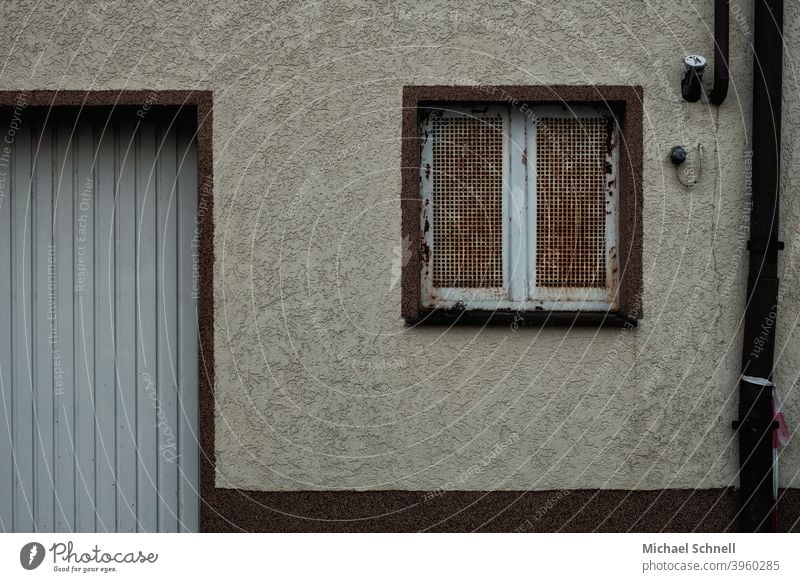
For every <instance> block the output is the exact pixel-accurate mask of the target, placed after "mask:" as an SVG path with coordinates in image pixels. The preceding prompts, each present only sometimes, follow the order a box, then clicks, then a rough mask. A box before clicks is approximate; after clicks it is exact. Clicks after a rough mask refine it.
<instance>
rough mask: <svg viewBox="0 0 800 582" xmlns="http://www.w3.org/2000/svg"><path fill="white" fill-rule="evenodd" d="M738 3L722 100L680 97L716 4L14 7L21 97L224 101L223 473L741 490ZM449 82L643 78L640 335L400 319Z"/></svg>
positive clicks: (793, 371)
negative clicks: (690, 172) (697, 156)
mask: <svg viewBox="0 0 800 582" xmlns="http://www.w3.org/2000/svg"><path fill="white" fill-rule="evenodd" d="M196 4H199V6H197V5H196ZM732 6H733V8H732V10H733V12H734V18H733V19H732V25H731V30H732V38H731V46H732V48H731V55H732V63H731V69H732V77H733V79H732V86H731V91H730V95H729V98H728V100H727V101H726V102H725V104H724V105H723V106H722V107H721V108H720V109H719V110H717V109H716V108H713V107H708V106H706V105H704V104H703V103H697V104H687V103H685V102H683V101H682V100H681V99H680V87H679V79H680V74H681V71H680V59H681V57H682V55H683V54H684V53H687V52H700V53H703V54H705V55H707V56H708V57H711V52H712V40H711V37H710V32H709V31H710V28H711V26H712V20H711V18H712V2H711V0H708V1H693V2H689V1H683V0H682V1H680V2H677V3H676V2H642V1H634V0H603V1H602V2H591V1H590V2H585V1H583V0H580V1H578V0H566V1H562V2H515V3H502V2H494V3H492V2H483V1H481V2H473V1H469V2H456V1H453V2H442V1H435V2H426V3H420V4H415V3H394V2H386V3H355V2H353V3H350V2H336V1H326V2H320V3H313V4H308V5H305V4H302V3H291V2H282V3H278V2H271V3H265V4H263V5H258V6H256V5H255V4H251V3H249V2H243V1H241V2H201V3H189V2H170V3H164V4H162V3H154V4H152V5H148V4H145V3H139V4H135V3H128V2H120V1H107V2H76V3H72V4H69V5H68V6H63V5H62V3H60V2H21V1H18V2H11V3H6V4H5V6H4V7H3V14H4V18H3V21H2V23H0V26H1V27H2V30H3V37H4V38H5V39H6V43H5V44H4V47H3V49H2V52H3V53H5V54H4V56H3V59H2V64H0V88H2V89H23V88H46V89H56V88H65V89H107V88H109V89H122V88H136V89H139V88H143V89H152V88H158V89H191V88H198V89H213V90H214V92H215V107H214V140H215V148H214V157H215V160H214V161H215V173H216V186H215V197H216V206H215V220H216V241H215V249H216V283H215V294H216V335H215V338H216V356H215V357H216V362H215V366H216V393H217V406H218V408H217V416H216V422H217V434H216V447H217V461H218V475H217V484H218V486H223V487H242V488H252V489H265V490H291V489H329V488H344V489H352V488H356V489H362V488H363V489H368V488H373V489H430V490H435V489H439V488H443V489H449V488H452V489H547V488H564V487H580V488H585V487H589V488H645V489H646V488H664V487H719V486H727V485H730V484H733V483H735V479H736V467H737V462H736V455H737V452H736V441H735V440H734V439H733V433H732V431H731V429H730V421H731V419H733V418H734V405H735V401H736V394H737V392H736V379H737V370H738V367H739V360H740V350H741V347H740V346H741V326H740V323H741V320H740V318H741V315H742V311H743V304H744V297H743V295H744V290H743V285H744V272H745V267H746V253H745V251H744V244H745V240H746V231H744V230H743V228H745V227H746V225H747V212H746V210H747V199H746V184H747V178H748V170H747V150H748V149H749V146H748V145H747V135H748V133H749V124H750V86H751V84H750V78H751V66H752V65H751V59H750V58H749V56H748V52H747V47H748V46H749V42H750V41H751V37H750V36H749V34H750V31H751V30H752V22H751V21H752V18H751V3H750V2H749V1H748V2H737V1H736V0H733V2H732ZM786 33H787V48H788V51H789V53H790V54H788V55H787V59H786V81H785V104H784V144H785V146H784V147H785V149H784V160H785V166H784V167H785V171H784V175H785V181H784V188H785V198H784V204H783V210H784V215H783V223H782V229H783V233H784V234H783V237H784V240H785V241H786V243H787V250H786V252H785V253H784V258H785V261H784V265H785V266H786V272H785V274H784V277H785V281H784V285H785V287H784V288H785V290H786V292H785V295H784V304H782V305H781V316H780V321H779V324H778V342H779V345H778V353H779V359H778V372H777V379H778V380H779V382H780V383H781V385H782V388H783V391H784V394H785V398H786V401H787V416H788V418H789V420H790V422H791V421H792V420H800V397H798V393H797V392H798V390H797V388H794V387H793V386H792V384H793V382H794V381H795V379H796V376H797V372H798V370H800V338H799V337H798V331H797V329H796V323H797V314H798V309H797V308H798V302H800V294H798V291H797V288H798V287H797V282H798V277H800V274H798V266H799V265H798V263H800V253H799V252H798V248H797V247H798V243H800V196H796V195H795V194H796V187H795V186H796V181H797V179H796V178H795V177H794V175H795V174H796V173H797V170H799V169H800V160H798V159H796V157H795V155H794V154H795V151H796V140H797V139H798V137H797V136H798V135H800V132H798V129H799V128H798V127H797V124H798V123H800V121H799V120H800V115H798V114H799V113H800V93H798V87H797V77H796V71H795V68H794V57H793V55H794V54H797V52H798V50H799V49H800V11H798V10H796V9H795V8H793V7H788V8H787V15H786ZM710 77H711V71H709V77H708V78H709V80H710ZM450 83H458V84H473V83H481V84H548V83H572V84H592V83H596V84H636V85H642V86H643V87H644V94H645V104H644V105H645V135H644V142H645V167H644V180H645V188H644V198H645V207H644V221H645V222H644V270H645V289H644V290H645V294H644V311H645V316H644V319H643V320H642V321H641V323H640V325H639V327H638V328H636V329H634V330H625V329H603V330H593V329H565V328H563V329H558V328H556V329H537V328H529V329H519V330H517V331H514V330H512V329H510V328H507V327H502V326H501V327H495V328H487V329H480V328H460V329H459V328H454V329H447V328H442V327H435V328H433V327H429V328H409V327H406V326H404V324H403V322H402V320H401V319H400V317H399V301H400V285H399V263H400V260H401V259H400V257H401V255H402V252H401V247H400V242H399V238H400V236H399V232H400V214H399V213H400V203H399V195H400V171H399V170H400V107H401V91H402V87H403V85H408V84H450ZM678 143H682V144H685V145H688V146H691V147H695V146H696V144H698V143H700V144H702V147H703V152H704V156H703V172H702V176H701V179H700V182H699V184H698V185H697V186H695V187H694V188H692V189H685V188H684V187H682V186H680V185H679V184H678V183H677V181H676V179H675V172H674V171H673V169H672V166H671V165H670V164H669V163H668V162H667V161H666V157H667V154H668V152H669V149H670V148H671V147H672V146H673V145H675V144H678ZM798 450H799V449H798V447H797V446H796V445H794V443H793V444H791V445H790V446H789V447H788V448H787V449H786V450H785V452H784V456H783V462H782V466H783V484H784V485H790V484H794V485H795V486H797V482H798V478H797V471H798V470H800V453H798Z"/></svg>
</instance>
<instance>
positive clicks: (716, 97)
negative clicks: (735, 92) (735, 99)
mask: <svg viewBox="0 0 800 582" xmlns="http://www.w3.org/2000/svg"><path fill="white" fill-rule="evenodd" d="M729 11H730V0H714V87H713V88H712V89H711V93H709V94H708V100H709V101H710V102H711V103H712V104H714V105H722V102H723V101H725V97H726V96H727V95H728V39H729V38H730V17H729V16H728V13H729Z"/></svg>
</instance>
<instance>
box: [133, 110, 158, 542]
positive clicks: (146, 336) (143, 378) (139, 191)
mask: <svg viewBox="0 0 800 582" xmlns="http://www.w3.org/2000/svg"><path fill="white" fill-rule="evenodd" d="M156 147H157V142H156V135H155V129H154V128H153V126H152V125H151V124H145V125H143V126H141V127H140V128H139V142H138V148H137V168H136V207H137V209H138V212H139V215H140V216H141V227H140V229H139V257H140V260H139V262H138V265H137V282H136V293H137V306H138V309H139V315H138V320H137V321H138V324H139V326H138V337H137V352H138V370H139V386H138V389H137V391H136V398H137V402H138V418H137V423H138V432H137V436H138V441H137V442H138V447H139V473H138V475H137V481H138V482H137V494H138V500H139V505H138V507H137V511H138V519H139V528H140V530H141V531H157V530H158V439H157V432H156V430H157V429H156V426H157V419H156V406H157V401H158V385H157V383H158V357H157V354H158V337H157V330H158V301H157V296H156V295H157V289H158V282H157V279H156V266H157V262H158V254H157V247H156V235H157V221H158V216H157V200H156V176H155V152H156Z"/></svg>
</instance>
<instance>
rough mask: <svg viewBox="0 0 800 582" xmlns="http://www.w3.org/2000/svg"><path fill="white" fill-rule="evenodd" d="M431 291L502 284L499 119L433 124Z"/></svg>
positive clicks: (445, 119) (446, 120) (436, 121)
mask: <svg viewBox="0 0 800 582" xmlns="http://www.w3.org/2000/svg"><path fill="white" fill-rule="evenodd" d="M432 126H433V136H432V137H433V192H432V200H433V218H434V225H435V226H434V231H433V235H434V249H435V252H434V256H433V285H434V287H458V288H494V287H502V286H503V119H502V117H501V116H499V115H498V116H495V117H480V118H475V117H469V116H464V117H440V118H438V119H434V120H433V124H432Z"/></svg>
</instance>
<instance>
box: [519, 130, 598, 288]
mask: <svg viewBox="0 0 800 582" xmlns="http://www.w3.org/2000/svg"><path fill="white" fill-rule="evenodd" d="M608 137H609V136H608V127H607V120H606V119H605V118H569V117H545V118H540V119H539V120H538V123H537V134H536V190H537V192H536V257H535V259H534V262H535V269H536V286H537V287H558V288H598V287H605V286H606V195H605V194H606V186H605V182H606V172H607V169H606V153H607V149H608Z"/></svg>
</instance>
